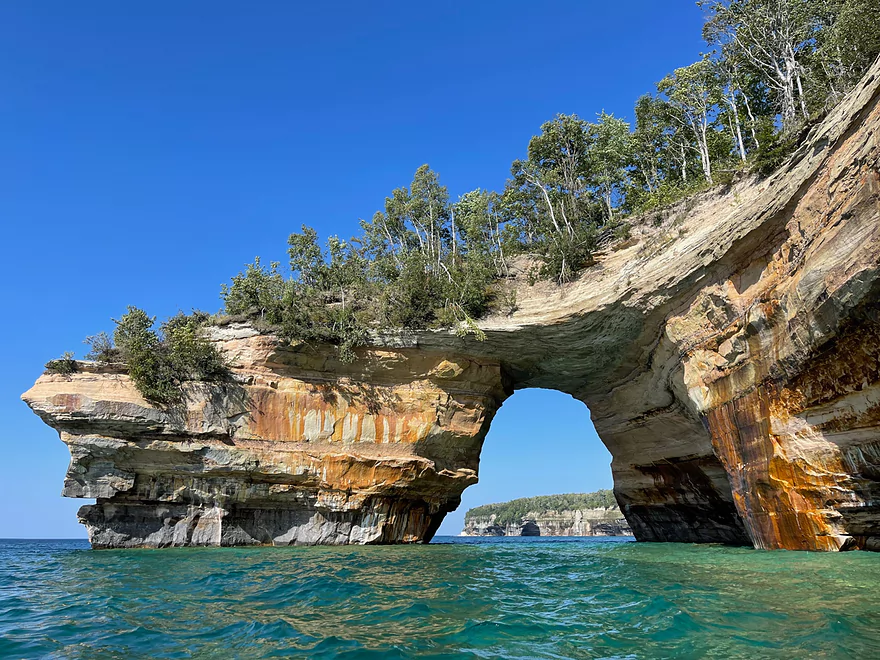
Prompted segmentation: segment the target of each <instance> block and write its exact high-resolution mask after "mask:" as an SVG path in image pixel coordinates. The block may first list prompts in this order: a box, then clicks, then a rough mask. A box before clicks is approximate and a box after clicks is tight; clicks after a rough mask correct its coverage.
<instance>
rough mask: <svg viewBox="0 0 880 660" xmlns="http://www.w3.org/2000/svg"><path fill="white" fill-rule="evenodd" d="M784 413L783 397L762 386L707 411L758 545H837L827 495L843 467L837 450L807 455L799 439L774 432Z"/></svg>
mask: <svg viewBox="0 0 880 660" xmlns="http://www.w3.org/2000/svg"><path fill="white" fill-rule="evenodd" d="M780 413H782V414H784V411H783V409H782V408H780V402H779V401H778V400H777V399H774V397H773V396H772V395H771V394H770V393H768V392H767V391H766V390H763V389H761V390H759V391H755V392H751V393H750V394H748V395H746V396H744V397H742V398H740V399H737V400H736V401H733V402H730V403H726V404H724V405H722V406H720V407H718V408H716V409H715V410H712V411H710V412H709V414H708V416H707V417H708V422H709V428H710V430H711V432H712V440H713V445H714V447H715V450H716V453H717V455H718V457H719V458H720V459H721V462H722V464H723V465H724V467H725V469H726V470H727V473H728V475H730V477H731V485H732V487H733V496H734V502H735V504H736V506H737V509H738V510H739V513H740V516H741V517H742V519H743V521H744V523H745V525H746V528H747V529H748V531H749V534H750V536H751V537H752V540H753V541H754V542H755V545H756V546H757V547H760V548H768V549H788V550H837V549H839V548H840V546H841V545H842V543H843V540H842V538H841V536H840V534H841V531H842V530H840V529H838V528H837V527H836V526H834V525H833V524H831V519H832V518H833V516H830V515H829V514H830V513H832V512H831V511H830V510H829V507H828V506H827V504H826V500H827V499H828V498H829V496H830V494H831V493H832V492H833V491H834V489H835V487H836V485H837V484H838V483H839V481H840V477H841V475H842V474H843V472H844V471H843V467H842V465H841V462H840V457H839V453H837V454H835V453H834V452H828V453H827V454H826V455H824V456H816V455H805V454H804V452H803V447H797V441H796V438H794V437H791V436H780V435H776V434H774V433H772V432H771V426H772V423H771V419H772V418H773V417H774V416H778V415H780ZM793 449H794V450H795V451H791V450H793Z"/></svg>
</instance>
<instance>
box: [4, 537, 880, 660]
mask: <svg viewBox="0 0 880 660" xmlns="http://www.w3.org/2000/svg"><path fill="white" fill-rule="evenodd" d="M437 541H439V542H437ZM437 541H435V543H433V544H431V545H427V546H397V547H337V548H325V547H319V548H306V547H294V548H252V549H247V548H215V549H196V548H183V549H173V550H119V551H91V550H89V549H88V545H87V544H86V543H85V542H82V541H0V657H2V658H40V657H49V658H89V659H91V658H236V657H239V658H289V657H292V658H296V657H308V658H422V657H425V658H461V657H483V658H705V657H718V658H766V657H779V658H877V657H880V589H878V587H880V555H875V554H868V553H860V552H853V553H845V554H834V555H832V554H807V553H793V552H760V551H755V550H746V549H738V548H723V547H714V546H692V545H679V544H636V543H628V542H625V540H623V539H577V540H574V539H565V540H562V539H558V540H553V539H525V538H520V539H504V540H499V539H482V540H475V539H467V540H466V539H457V538H439V539H437Z"/></svg>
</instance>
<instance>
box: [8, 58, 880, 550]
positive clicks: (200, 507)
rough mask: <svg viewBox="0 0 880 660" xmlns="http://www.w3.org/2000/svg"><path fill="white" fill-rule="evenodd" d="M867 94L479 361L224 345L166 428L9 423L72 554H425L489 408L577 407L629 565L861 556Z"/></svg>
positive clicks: (141, 405)
mask: <svg viewBox="0 0 880 660" xmlns="http://www.w3.org/2000/svg"><path fill="white" fill-rule="evenodd" d="M878 74H880V67H878V65H875V66H874V68H873V69H872V71H871V72H870V73H869V74H868V76H866V78H865V79H864V80H863V82H862V84H861V85H860V86H859V87H858V88H857V89H856V90H854V91H853V93H851V94H850V95H849V97H848V98H847V99H846V100H845V101H844V102H843V103H842V104H841V105H840V106H839V107H838V108H836V109H835V110H834V111H833V112H832V113H831V114H830V115H829V116H828V117H827V118H826V119H825V120H824V121H823V122H822V123H821V124H820V125H819V126H817V127H816V128H815V129H814V130H813V131H812V132H811V134H810V136H809V137H808V139H807V141H806V142H805V144H804V145H803V146H802V147H801V148H800V149H799V150H798V152H797V153H796V154H795V155H794V156H793V157H792V158H791V159H790V160H789V161H788V163H787V164H786V165H784V166H783V167H782V169H781V170H780V171H778V172H777V173H776V174H774V175H773V176H772V177H770V178H768V179H765V180H762V181H757V180H748V181H741V182H739V183H737V184H735V185H734V186H732V187H730V188H729V189H727V190H722V191H718V190H716V191H713V192H710V193H707V194H706V195H703V196H702V197H699V198H697V199H694V200H689V201H687V202H684V203H682V204H680V205H679V206H678V207H676V208H673V209H671V210H669V211H666V212H664V213H663V214H661V215H658V216H657V217H656V218H653V217H649V218H646V219H645V220H644V222H643V223H642V224H641V225H639V226H638V227H636V228H635V230H634V232H633V239H632V240H631V241H630V242H629V243H628V244H626V245H624V246H618V249H616V250H610V251H607V252H606V253H604V254H601V255H600V256H599V258H598V262H597V265H596V266H595V267H593V268H591V269H590V270H588V271H587V272H586V273H584V275H583V277H582V278H581V279H580V280H579V281H577V282H575V283H572V284H571V285H568V286H565V287H556V286H553V285H551V284H548V283H542V284H538V285H536V286H535V287H528V286H527V285H525V284H521V285H520V286H519V291H518V298H517V300H518V304H519V310H518V311H517V312H516V313H515V314H513V315H512V316H510V317H503V318H501V317H499V318H490V319H487V320H485V321H484V322H482V323H481V327H482V328H483V330H484V331H485V333H486V340H485V341H484V342H478V341H476V340H474V339H462V338H459V337H457V336H455V335H454V334H452V333H448V332H425V333H418V334H415V335H408V336H400V335H394V336H384V337H380V338H377V341H376V347H374V348H373V349H370V350H366V349H364V350H362V351H361V352H360V354H359V359H358V360H357V361H356V362H355V363H354V364H352V365H343V364H341V363H339V362H338V360H336V358H335V349H333V348H332V347H322V346H311V345H306V344H302V345H296V346H285V345H281V344H279V343H278V342H277V341H276V340H275V339H273V338H272V337H269V336H264V335H259V334H257V333H255V332H254V331H253V330H251V329H249V328H246V327H237V326H231V327H227V328H223V329H219V330H218V331H217V336H216V339H217V341H218V342H219V344H220V345H221V347H222V348H223V350H224V351H226V353H227V355H228V356H229V357H230V360H231V361H232V362H233V364H234V365H235V369H234V372H235V382H234V383H230V384H228V385H224V386H208V385H204V384H192V385H191V386H190V387H189V391H188V404H187V406H186V407H185V409H180V410H173V411H163V410H159V409H157V408H155V407H153V406H150V405H149V404H148V403H147V402H146V401H144V400H143V399H142V398H141V397H140V396H139V395H138V393H137V392H136V390H135V389H134V388H133V387H132V385H131V383H130V381H129V379H128V377H127V376H126V375H125V374H124V372H122V371H120V370H114V369H113V368H110V367H107V368H98V367H94V366H84V367H83V369H82V371H81V372H80V373H77V374H74V375H73V376H71V377H69V378H66V377H63V376H48V375H47V376H42V377H41V378H40V379H39V380H38V381H37V383H36V385H35V386H34V387H33V388H32V389H31V390H29V391H28V392H26V393H25V395H24V399H25V401H26V402H27V403H28V405H30V406H31V407H32V408H33V409H34V411H35V412H36V413H37V414H38V415H40V416H41V417H42V418H43V419H44V420H45V421H46V422H47V423H48V424H50V425H51V426H53V427H55V428H56V429H58V430H59V431H60V432H61V437H62V440H64V442H66V443H67V444H68V446H69V447H70V450H71V455H72V462H71V466H70V469H69V471H68V474H67V478H66V482H65V487H64V493H65V494H66V495H69V496H71V497H94V498H96V499H97V504H95V505H94V506H87V507H84V508H83V510H82V511H81V513H80V516H81V519H82V520H83V522H84V523H85V524H86V526H87V527H88V529H89V534H90V537H91V540H92V543H93V544H94V545H95V546H96V547H127V546H166V545H218V544H221V545H236V544H255V543H276V544H287V543H300V544H312V543H329V544H339V543H395V542H417V541H425V540H428V539H430V538H431V536H432V535H433V534H434V532H435V531H436V529H437V527H438V526H439V524H440V521H441V520H442V518H443V516H444V514H445V513H446V512H448V511H450V510H451V509H453V508H455V507H456V506H457V505H458V503H459V501H460V495H461V492H462V490H463V489H464V488H465V487H467V486H468V485H470V484H472V483H474V482H475V481H476V479H477V469H478V464H479V452H480V448H481V445H482V441H483V438H484V436H485V434H486V431H487V430H488V427H489V423H490V422H491V419H492V416H493V415H494V413H495V411H496V410H497V408H498V407H499V406H500V405H501V403H502V402H503V401H504V399H505V398H506V397H507V396H508V395H509V394H510V393H511V392H512V391H513V390H514V389H518V388H526V387H546V388H553V389H557V390H561V391H563V392H567V393H569V394H571V395H572V396H574V397H576V398H578V399H579V400H581V401H583V402H584V403H586V404H587V405H588V406H589V408H590V410H591V412H592V416H593V421H594V423H595V426H596V429H597V431H598V433H599V435H600V437H601V438H602V440H603V441H604V442H605V444H606V446H607V447H608V449H609V451H610V452H611V454H612V456H613V462H612V471H613V474H614V480H615V495H616V497H617V500H618V502H619V504H620V508H621V510H622V512H623V514H624V515H625V516H626V519H627V520H628V522H629V524H630V526H631V527H632V530H633V533H634V534H635V536H636V537H637V538H638V539H640V540H648V541H651V540H654V541H687V542H724V543H741V544H754V545H755V546H757V547H762V548H790V549H809V550H836V549H841V548H850V547H859V548H867V549H877V548H878V547H880V488H878V486H880V278H878V269H880V163H878V158H880V144H878V127H880V109H878V88H880V79H878ZM534 441H535V442H540V443H541V445H542V446H543V447H546V450H547V451H548V452H553V439H552V437H542V438H535V439H534ZM558 460H566V458H565V457H564V456H559V457H558ZM585 486H588V484H585Z"/></svg>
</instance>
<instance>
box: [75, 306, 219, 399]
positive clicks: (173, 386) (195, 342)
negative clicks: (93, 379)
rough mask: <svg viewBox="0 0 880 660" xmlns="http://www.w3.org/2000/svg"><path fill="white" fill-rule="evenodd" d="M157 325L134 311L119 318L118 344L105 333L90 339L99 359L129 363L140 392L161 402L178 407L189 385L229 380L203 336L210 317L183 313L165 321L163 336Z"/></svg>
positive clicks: (162, 329) (116, 331)
mask: <svg viewBox="0 0 880 660" xmlns="http://www.w3.org/2000/svg"><path fill="white" fill-rule="evenodd" d="M155 321H156V319H155V317H152V316H148V315H147V313H146V312H144V311H143V310H142V309H138V308H137V307H129V308H128V311H127V312H126V313H125V314H123V315H122V317H121V318H120V319H119V320H115V319H114V322H115V323H116V329H115V330H114V332H113V341H114V342H115V346H113V345H112V344H111V343H110V342H109V337H107V335H106V334H104V333H102V334H101V335H96V336H94V337H90V338H89V339H91V340H92V341H91V342H90V344H91V345H92V350H93V353H95V356H96V357H101V356H107V355H108V354H112V356H113V357H114V358H116V359H120V360H121V361H123V362H125V364H126V365H127V367H128V375H129V376H130V377H131V379H132V381H134V384H135V387H137V389H138V391H139V392H140V393H141V394H142V395H143V396H144V398H145V399H147V400H149V401H152V402H154V403H159V404H169V405H172V404H176V403H179V402H180V401H181V400H182V397H183V389H182V385H183V383H184V382H186V381H191V380H214V381H218V380H222V379H224V378H226V377H227V375H228V369H227V367H226V364H225V363H224V361H223V358H222V356H221V355H220V353H219V352H218V351H217V348H216V347H215V346H214V345H213V344H212V343H210V342H209V341H207V340H206V339H205V337H204V326H205V324H206V323H207V321H208V316H207V315H206V314H204V313H202V312H195V313H193V314H192V315H190V316H186V315H184V314H178V315H176V316H174V317H172V318H170V319H168V320H167V321H165V322H164V323H162V324H161V326H160V329H159V331H158V332H157V331H156V330H155V329H154V325H155ZM96 349H97V352H96ZM111 352H112V353H111Z"/></svg>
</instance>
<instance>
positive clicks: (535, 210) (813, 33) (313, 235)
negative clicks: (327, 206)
mask: <svg viewBox="0 0 880 660" xmlns="http://www.w3.org/2000/svg"><path fill="white" fill-rule="evenodd" d="M698 5H700V6H701V7H703V8H704V9H705V11H706V21H705V26H704V30H703V34H704V37H705V39H706V41H707V43H708V44H709V45H710V46H711V47H712V48H713V49H714V50H712V52H710V53H708V54H705V55H701V56H700V58H699V59H698V60H697V61H696V62H694V63H693V64H690V65H688V66H684V67H680V68H678V69H676V70H675V71H674V72H672V73H670V74H669V75H668V76H666V77H664V78H663V79H662V80H661V81H660V82H659V83H658V84H657V86H656V91H655V93H653V94H646V95H644V96H642V97H641V98H639V99H638V101H637V103H636V106H635V112H634V116H635V126H634V128H633V127H631V126H630V124H629V123H627V122H626V121H624V120H622V119H619V118H616V117H614V116H613V115H610V114H607V113H605V112H602V113H599V114H598V116H597V118H596V121H593V122H589V121H586V120H583V119H581V118H580V117H578V116H577V115H574V114H572V115H563V114H560V115H557V116H556V117H555V118H553V119H551V120H550V121H548V122H545V123H544V124H543V125H542V126H541V128H540V132H539V134H538V135H535V136H534V137H532V139H531V140H530V141H529V144H528V149H527V154H526V158H524V159H521V160H516V161H514V162H513V164H512V166H511V178H510V179H509V180H508V182H507V184H506V185H505V187H504V190H503V191H502V192H501V193H496V192H490V191H484V190H479V189H478V190H473V191H470V192H468V193H466V194H464V195H462V196H461V197H460V198H459V199H458V200H457V201H454V202H453V201H452V200H451V199H450V196H449V192H448V190H447V189H446V187H445V186H443V185H442V184H441V183H440V179H439V177H438V175H437V174H436V173H435V172H434V171H432V170H431V169H430V168H429V167H428V166H427V165H423V166H421V167H419V168H418V169H417V170H416V172H415V174H414V175H413V179H412V181H411V182H410V184H409V186H402V187H399V188H396V189H394V190H393V191H392V192H391V194H390V195H389V196H388V197H387V198H386V199H385V205H384V208H383V209H382V210H380V211H378V212H376V213H375V214H374V215H373V217H372V219H371V220H369V221H365V220H362V221H361V223H360V224H361V229H362V231H361V234H360V235H359V236H357V237H355V238H352V239H350V240H348V241H345V240H341V239H340V238H338V237H330V239H329V240H328V241H327V242H326V244H324V245H323V246H322V245H321V243H320V242H319V239H318V235H317V232H315V230H314V229H312V228H310V227H308V226H305V225H304V226H302V228H301V231H300V232H298V233H296V232H295V233H292V234H291V235H290V238H289V240H288V258H289V263H288V269H287V272H284V273H283V272H282V270H281V264H280V263H278V262H271V263H270V264H269V265H268V266H266V265H264V264H263V263H262V262H261V261H260V259H259V258H257V259H256V260H255V261H254V262H253V263H252V264H249V265H247V266H246V267H245V270H244V271H243V272H241V273H239V274H237V275H235V276H234V277H233V278H232V280H231V282H230V283H229V284H225V285H223V288H222V291H221V297H222V299H223V302H224V306H225V313H226V314H228V315H231V316H234V317H243V318H247V319H250V320H251V321H252V322H254V323H255V324H256V325H257V326H263V327H267V328H271V329H273V330H274V331H275V332H278V333H279V334H280V335H281V336H282V337H285V338H288V339H290V340H302V341H318V342H330V343H333V344H335V345H337V346H338V350H339V358H340V359H341V360H342V361H344V362H350V361H352V360H354V359H355V357H356V354H357V352H356V349H357V347H358V346H360V345H364V344H366V343H368V342H369V341H370V336H371V333H374V332H378V331H382V330H387V329H407V330H418V329H429V328H441V327H445V328H450V329H452V330H453V331H454V332H456V333H457V334H459V335H461V336H473V337H476V338H477V339H481V338H482V337H483V333H482V332H481V331H480V329H479V327H478V325H477V320H478V319H480V318H481V317H483V316H485V315H486V314H488V313H490V312H500V313H505V314H510V313H512V312H513V311H514V310H515V309H516V295H515V287H513V286H511V284H510V278H511V277H512V274H511V268H510V261H509V260H510V258H511V257H513V256H515V255H526V256H527V257H528V261H530V263H532V264H534V267H533V268H532V269H531V270H530V272H529V279H530V281H535V280H538V279H543V280H552V281H555V282H557V283H559V284H563V283H565V282H569V281H571V280H573V279H575V278H576V277H579V276H580V275H581V274H582V273H583V271H584V270H585V269H587V268H589V267H590V266H591V265H592V264H593V263H594V255H595V254H596V251H597V249H598V247H599V244H600V243H601V244H602V245H603V246H607V244H608V242H609V240H610V241H612V242H614V241H616V242H617V244H620V243H621V242H623V241H626V240H627V238H628V237H629V235H630V230H631V225H632V222H631V221H627V220H625V216H626V215H628V214H630V215H631V214H637V213H646V212H652V211H656V210H657V209H660V208H662V207H666V206H669V205H671V204H673V203H675V202H677V201H678V200H681V199H682V198H685V197H688V196H692V195H694V194H695V193H697V192H699V191H701V190H704V189H706V188H708V187H710V186H713V185H715V184H717V183H727V184H729V183H730V182H731V181H733V180H734V178H735V176H736V173H737V172H739V171H743V170H745V169H748V168H751V169H752V170H753V171H756V172H758V173H760V174H762V175H766V174H768V173H769V172H771V171H772V170H773V169H774V168H776V167H778V165H779V164H780V163H781V162H782V160H783V159H784V158H785V156H786V155H787V154H788V153H790V151H791V149H792V148H793V147H794V145H795V144H796V143H797V138H795V137H794V136H796V135H797V134H798V130H799V129H800V127H801V126H803V125H804V123H805V122H806V121H807V117H809V116H810V114H811V113H812V114H814V115H815V114H816V113H821V112H823V111H825V110H826V109H827V108H828V107H829V106H830V105H831V104H833V103H834V102H836V100H837V99H839V98H840V97H841V96H842V94H843V93H845V92H846V91H847V90H848V89H849V88H851V87H852V86H853V85H854V84H855V83H856V81H857V80H858V79H859V77H860V76H861V75H862V74H863V73H864V72H865V70H866V69H867V67H868V66H870V64H871V63H872V62H873V60H874V58H875V57H876V56H877V54H878V53H880V11H878V7H877V0H700V1H699V2H698ZM719 174H720V176H719ZM668 240H674V237H673V236H672V235H671V234H670V235H667V234H664V235H662V236H659V237H657V239H656V240H655V241H654V243H653V245H651V246H647V245H646V248H650V249H657V246H658V245H664V244H666V241H668ZM153 323H154V320H153V319H152V318H150V317H148V316H146V314H144V313H143V312H141V311H140V310H137V309H135V308H131V309H130V310H129V313H128V314H126V315H125V316H124V317H123V319H121V320H120V321H119V324H118V326H117V329H116V333H115V338H116V346H115V347H114V346H113V345H112V342H110V341H109V338H108V337H107V336H106V335H96V336H95V337H90V338H89V339H88V340H87V341H88V343H89V344H90V346H91V351H90V353H89V357H90V358H92V359H97V360H101V361H113V360H118V359H120V358H122V359H125V360H126V361H127V362H128V363H129V368H130V369H131V373H132V377H133V378H135V379H136V382H138V384H139V387H141V388H142V391H143V392H145V394H146V395H148V396H149V397H150V398H153V399H154V400H157V401H171V400H173V399H174V398H175V396H177V395H178V394H179V385H180V383H181V382H183V381H184V380H187V379H190V378H214V377H218V375H219V374H221V373H222V371H223V366H222V363H221V362H220V361H219V358H218V356H217V355H216V353H215V352H212V351H213V349H211V347H210V346H209V344H207V343H206V342H205V341H204V339H203V337H202V334H201V329H200V328H201V327H202V325H203V324H204V323H205V319H203V318H201V317H199V316H198V315H196V316H193V317H182V316H181V317H175V318H174V319H171V320H169V321H168V322H166V323H165V324H163V326H162V327H161V328H160V330H159V331H158V332H157V331H155V330H153Z"/></svg>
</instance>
